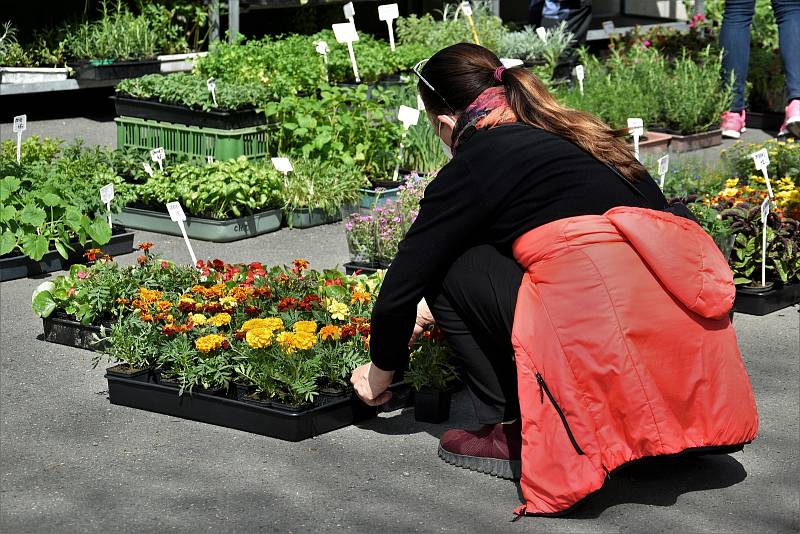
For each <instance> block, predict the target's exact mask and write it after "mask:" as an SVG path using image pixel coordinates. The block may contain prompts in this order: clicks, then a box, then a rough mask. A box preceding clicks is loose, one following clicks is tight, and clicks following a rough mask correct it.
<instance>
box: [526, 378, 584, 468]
mask: <svg viewBox="0 0 800 534" xmlns="http://www.w3.org/2000/svg"><path fill="white" fill-rule="evenodd" d="M536 382H538V383H539V400H540V401H541V402H542V403H544V394H545V393H546V394H547V398H548V399H550V403H551V404H552V405H553V408H555V409H556V412H557V413H558V416H559V417H560V418H561V423H562V424H563V425H564V430H566V431H567V437H568V438H569V441H570V443H572V446H573V447H574V448H575V452H577V453H578V454H584V452H583V451H582V450H581V448H580V446H579V445H578V442H577V441H575V436H574V435H573V434H572V430H571V429H570V428H569V423H568V422H567V417H566V416H565V415H564V412H562V411H561V407H560V406H559V405H558V403H557V402H556V399H555V398H553V394H552V393H550V389H549V388H548V387H547V384H545V383H544V378H542V375H541V374H539V373H536Z"/></svg>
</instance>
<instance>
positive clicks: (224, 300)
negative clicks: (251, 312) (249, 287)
mask: <svg viewBox="0 0 800 534" xmlns="http://www.w3.org/2000/svg"><path fill="white" fill-rule="evenodd" d="M219 303H220V304H222V307H223V308H225V309H226V310H232V309H233V308H235V307H236V306H237V305H238V304H239V301H238V300H236V297H221V298H220V299H219Z"/></svg>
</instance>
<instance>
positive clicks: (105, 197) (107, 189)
mask: <svg viewBox="0 0 800 534" xmlns="http://www.w3.org/2000/svg"><path fill="white" fill-rule="evenodd" d="M113 199H114V184H113V183H110V184H106V185H104V186H103V187H101V188H100V200H101V201H102V202H103V204H105V205H106V212H108V226H111V201H112V200H113Z"/></svg>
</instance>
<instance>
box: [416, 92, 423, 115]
mask: <svg viewBox="0 0 800 534" xmlns="http://www.w3.org/2000/svg"><path fill="white" fill-rule="evenodd" d="M417 109H418V110H420V111H425V102H423V101H422V97H421V96H419V94H418V95H417Z"/></svg>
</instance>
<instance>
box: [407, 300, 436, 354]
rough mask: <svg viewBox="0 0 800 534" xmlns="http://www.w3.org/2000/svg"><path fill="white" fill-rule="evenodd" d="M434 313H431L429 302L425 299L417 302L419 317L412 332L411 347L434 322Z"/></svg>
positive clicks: (409, 344) (409, 343)
mask: <svg viewBox="0 0 800 534" xmlns="http://www.w3.org/2000/svg"><path fill="white" fill-rule="evenodd" d="M434 322H435V321H434V319H433V314H432V313H431V309H430V308H429V307H428V303H427V302H425V299H422V300H420V301H419V304H417V319H416V321H415V324H414V332H412V333H411V339H410V340H409V341H408V347H409V348H411V347H412V346H413V345H414V343H416V341H417V339H418V338H419V336H421V335H422V333H423V332H424V331H425V329H426V328H427V327H428V326H430V325H432V324H433V323H434Z"/></svg>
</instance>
